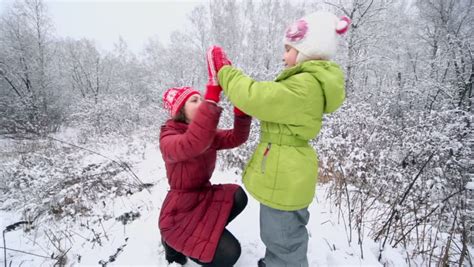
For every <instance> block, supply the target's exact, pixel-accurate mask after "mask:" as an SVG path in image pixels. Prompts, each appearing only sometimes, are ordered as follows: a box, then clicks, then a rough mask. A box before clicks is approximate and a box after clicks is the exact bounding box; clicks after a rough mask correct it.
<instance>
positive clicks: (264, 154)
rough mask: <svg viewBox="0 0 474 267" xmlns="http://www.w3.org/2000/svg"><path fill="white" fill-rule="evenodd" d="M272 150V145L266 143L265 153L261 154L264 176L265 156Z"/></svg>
mask: <svg viewBox="0 0 474 267" xmlns="http://www.w3.org/2000/svg"><path fill="white" fill-rule="evenodd" d="M271 148H272V143H268V145H267V148H266V149H265V152H263V159H262V173H263V174H265V167H266V164H267V156H268V152H270V149H271Z"/></svg>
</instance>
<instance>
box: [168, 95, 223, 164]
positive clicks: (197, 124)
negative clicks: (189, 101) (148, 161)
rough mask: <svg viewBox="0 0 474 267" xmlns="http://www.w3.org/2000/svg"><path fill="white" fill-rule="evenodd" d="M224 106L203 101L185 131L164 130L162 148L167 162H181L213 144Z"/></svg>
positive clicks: (202, 151)
mask: <svg viewBox="0 0 474 267" xmlns="http://www.w3.org/2000/svg"><path fill="white" fill-rule="evenodd" d="M221 111H222V108H220V107H218V106H217V105H216V104H215V103H211V102H208V101H203V103H202V104H201V105H200V106H199V108H198V110H197V111H196V115H195V116H194V119H193V121H192V122H191V123H190V124H189V126H188V129H187V130H186V132H185V133H178V132H176V131H163V129H162V132H161V134H160V150H161V154H162V155H163V159H164V161H165V162H170V163H172V162H179V161H185V160H188V159H191V158H194V157H196V156H198V155H200V154H202V153H204V152H205V151H206V150H207V149H208V148H209V147H210V146H211V144H212V142H213V140H214V137H215V135H216V128H217V124H218V123H219V116H220V114H221Z"/></svg>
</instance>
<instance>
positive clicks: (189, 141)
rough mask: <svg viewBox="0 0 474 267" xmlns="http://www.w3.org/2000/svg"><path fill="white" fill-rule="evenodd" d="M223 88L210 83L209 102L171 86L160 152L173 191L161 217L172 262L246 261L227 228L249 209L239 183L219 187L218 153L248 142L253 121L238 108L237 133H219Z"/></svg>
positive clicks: (220, 263) (211, 263) (166, 97)
mask: <svg viewBox="0 0 474 267" xmlns="http://www.w3.org/2000/svg"><path fill="white" fill-rule="evenodd" d="M221 90H222V89H221V88H220V87H219V86H218V85H208V86H207V90H206V94H205V97H204V98H205V99H204V100H202V98H201V95H200V93H199V92H198V91H196V90H194V89H193V88H191V87H181V88H170V89H168V90H167V91H166V92H165V94H164V97H163V101H164V104H165V107H166V108H167V109H168V110H169V111H170V115H171V119H170V120H168V121H167V122H166V123H165V124H164V125H163V126H162V127H161V133H160V150H161V153H162V156H163V160H164V162H165V166H166V174H167V177H168V183H169V185H170V191H169V192H168V194H167V196H166V198H165V200H164V202H163V206H162V208H161V213H160V218H159V228H160V232H161V237H162V243H163V246H164V248H165V253H166V259H167V260H168V262H169V263H172V262H177V263H180V264H183V265H184V264H185V263H186V261H187V260H186V259H187V258H186V257H189V258H191V259H192V260H193V261H195V262H197V263H198V264H201V265H203V266H232V265H233V264H234V263H235V262H236V261H237V260H238V258H239V257H240V253H241V247H240V244H239V242H238V240H237V239H236V238H235V237H234V236H233V235H232V234H231V233H230V232H229V231H228V230H227V229H225V227H226V225H227V224H228V223H229V222H230V221H232V220H233V219H234V218H235V217H236V216H237V215H238V214H239V213H240V212H242V210H243V209H244V208H245V206H246V205H247V196H246V194H245V192H244V191H243V190H242V188H241V187H240V186H238V185H235V184H224V185H213V184H211V183H210V181H209V180H210V178H211V176H212V172H213V171H214V167H215V164H216V151H217V150H220V149H230V148H234V147H237V146H239V145H241V144H243V143H244V142H245V141H246V140H247V138H248V135H249V131H250V124H251V117H249V116H247V115H245V114H244V113H242V112H240V111H239V110H237V109H235V113H236V114H235V119H234V129H231V130H219V129H217V124H218V122H219V117H220V114H221V111H222V108H220V107H219V106H218V105H217V103H218V102H219V94H220V91H221Z"/></svg>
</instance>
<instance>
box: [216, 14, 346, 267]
mask: <svg viewBox="0 0 474 267" xmlns="http://www.w3.org/2000/svg"><path fill="white" fill-rule="evenodd" d="M349 24H350V20H349V19H348V18H346V17H343V18H341V19H339V18H337V17H336V16H335V15H333V14H330V13H327V12H316V13H313V14H310V15H308V16H306V17H304V18H302V19H300V20H298V21H296V22H295V23H294V24H293V25H292V26H291V27H289V28H288V30H287V31H286V34H285V38H284V45H285V52H284V55H283V60H284V62H285V65H286V67H287V68H286V69H285V70H284V71H283V72H282V73H280V75H279V76H278V77H277V78H276V80H275V81H264V82H257V81H254V80H253V79H251V78H249V77H247V76H246V75H244V74H243V73H242V71H240V70H238V69H236V68H233V67H231V66H227V65H226V64H225V62H227V61H228V59H227V57H226V56H225V53H224V52H223V51H222V49H221V48H220V47H211V48H210V49H209V50H208V55H209V56H208V64H209V66H210V68H211V69H213V70H214V72H215V73H217V75H218V81H219V84H220V85H221V86H222V88H223V90H224V93H225V94H226V95H227V96H228V97H229V100H230V101H231V102H232V104H234V105H235V106H236V107H238V108H239V109H241V110H242V111H244V112H245V113H247V114H249V115H251V116H253V117H255V118H257V119H259V120H260V121H261V123H260V129H261V133H260V144H259V145H258V146H257V148H256V150H255V152H254V154H253V156H252V158H251V159H250V161H249V163H248V164H247V166H246V168H245V171H244V175H243V181H244V184H245V187H246V188H247V190H248V192H249V193H250V194H251V195H252V196H253V197H254V198H255V199H257V200H258V201H259V202H260V203H261V204H260V237H261V239H262V241H263V243H264V244H265V246H266V251H265V258H263V259H261V260H260V261H259V262H258V266H271V267H273V266H305V267H306V266H308V259H307V255H306V254H307V248H308V232H307V230H306V225H307V223H308V220H309V212H308V206H309V205H310V204H311V202H312V200H313V197H314V194H315V186H316V182H317V178H318V159H317V155H316V152H315V151H314V149H313V148H312V147H311V146H310V145H309V144H308V141H309V140H310V139H313V138H315V137H316V136H317V134H318V133H319V131H320V129H321V126H322V119H323V114H325V113H331V112H334V111H336V110H337V109H338V108H339V107H340V106H341V105H342V103H343V101H344V98H345V89H344V74H343V72H342V70H341V69H340V67H339V65H337V64H336V63H334V62H331V61H329V60H330V59H331V57H332V56H333V55H334V54H335V52H336V46H337V42H336V38H337V34H342V33H344V32H345V31H347V29H348V27H349Z"/></svg>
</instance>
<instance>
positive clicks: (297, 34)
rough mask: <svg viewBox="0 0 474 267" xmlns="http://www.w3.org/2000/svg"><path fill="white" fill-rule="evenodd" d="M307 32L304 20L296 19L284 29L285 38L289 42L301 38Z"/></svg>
mask: <svg viewBox="0 0 474 267" xmlns="http://www.w3.org/2000/svg"><path fill="white" fill-rule="evenodd" d="M307 32H308V23H307V22H306V21H305V20H302V19H300V20H298V21H297V22H295V23H293V24H292V25H291V26H290V27H288V29H287V30H286V39H287V40H288V41H290V42H298V41H300V40H302V39H303V38H304V37H305V36H306V33H307Z"/></svg>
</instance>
